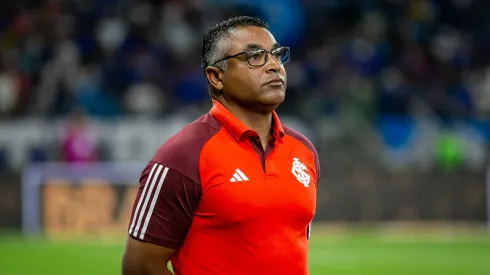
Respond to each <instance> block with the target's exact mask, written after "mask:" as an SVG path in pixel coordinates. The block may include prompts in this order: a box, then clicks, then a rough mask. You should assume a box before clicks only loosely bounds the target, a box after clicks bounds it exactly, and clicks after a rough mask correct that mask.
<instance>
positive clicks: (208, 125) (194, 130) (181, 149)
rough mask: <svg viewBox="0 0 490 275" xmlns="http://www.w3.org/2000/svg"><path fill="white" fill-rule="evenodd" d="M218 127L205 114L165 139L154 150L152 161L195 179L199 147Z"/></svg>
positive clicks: (209, 116)
mask: <svg viewBox="0 0 490 275" xmlns="http://www.w3.org/2000/svg"><path fill="white" fill-rule="evenodd" d="M220 128H221V125H220V124H219V122H218V121H217V120H216V119H215V118H214V117H212V116H211V115H209V114H205V115H203V116H201V117H200V118H198V119H196V120H195V121H193V122H191V123H189V124H188V125H186V126H184V128H182V130H180V131H179V132H177V133H176V134H174V135H173V136H171V137H170V138H169V139H168V140H167V141H165V142H164V143H163V144H162V145H161V146H160V147H159V148H158V150H157V151H156V153H155V155H154V156H153V159H152V161H153V162H157V163H160V164H162V165H164V166H166V167H169V168H171V169H174V170H176V171H178V172H180V173H181V174H183V175H185V176H187V177H189V178H191V179H192V180H195V181H197V180H198V179H197V176H196V172H198V171H197V169H198V163H199V156H200V153H201V149H202V147H203V146H204V144H205V143H206V142H207V141H208V140H210V139H211V138H212V137H213V136H214V135H215V134H216V133H217V132H218V131H219V129H220Z"/></svg>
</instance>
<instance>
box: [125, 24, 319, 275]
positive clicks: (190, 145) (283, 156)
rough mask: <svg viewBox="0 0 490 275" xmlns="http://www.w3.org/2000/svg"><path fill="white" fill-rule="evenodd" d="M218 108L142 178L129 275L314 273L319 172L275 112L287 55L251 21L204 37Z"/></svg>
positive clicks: (303, 142) (304, 144) (163, 151)
mask: <svg viewBox="0 0 490 275" xmlns="http://www.w3.org/2000/svg"><path fill="white" fill-rule="evenodd" d="M202 59H203V66H204V68H205V69H204V72H205V76H206V78H207V80H208V83H209V88H210V94H211V96H212V98H213V107H212V109H211V110H210V112H209V114H205V115H203V116H202V117H200V118H199V119H197V120H196V121H194V122H193V123H191V124H189V125H188V126H186V127H184V129H182V130H181V131H180V132H179V133H177V134H176V135H175V136H173V137H171V138H170V139H169V140H168V141H167V142H165V143H164V144H163V145H162V146H161V147H160V148H159V149H158V151H157V152H156V154H155V156H154V157H153V159H152V160H151V161H150V162H149V163H148V166H147V167H146V168H145V169H144V171H143V172H142V175H141V178H140V188H139V192H138V196H137V198H136V201H135V205H134V209H133V213H132V217H131V221H130V225H129V238H128V241H127V246H126V251H125V255H124V258H123V272H122V273H123V274H124V275H142V274H150V275H163V274H172V273H171V272H170V271H169V270H168V269H167V264H168V262H169V261H170V262H171V264H172V268H173V271H174V272H175V274H178V275H208V274H209V275H211V274H212V275H221V274H223V275H230V274H234V275H240V274H247V275H248V274H264V275H265V274H267V275H270V274H294V275H300V274H307V273H308V271H307V249H308V244H307V239H308V237H309V224H310V223H311V221H312V219H313V216H314V213H315V205H316V186H317V183H318V178H319V175H320V171H319V167H318V166H319V164H318V157H317V154H316V151H315V149H314V147H313V146H312V144H311V143H310V142H309V141H308V140H307V139H306V138H305V137H304V136H302V135H300V134H298V133H296V132H295V131H293V130H291V129H290V128H288V127H285V126H283V125H282V124H281V122H280V121H279V118H278V117H277V114H276V113H275V112H274V110H275V109H276V108H277V107H278V106H279V104H281V103H282V102H283V100H284V97H285V91H286V72H285V70H284V66H283V64H284V63H286V62H288V61H289V48H287V47H284V46H281V45H279V44H278V43H277V42H276V41H275V39H274V37H273V36H272V34H271V33H270V32H269V31H268V27H267V24H266V23H265V22H263V21H261V20H259V19H256V18H252V17H236V18H231V19H229V20H227V21H224V22H222V23H220V24H218V25H216V26H215V27H213V28H212V29H210V30H209V31H208V32H207V33H206V34H205V35H204V41H203V50H202Z"/></svg>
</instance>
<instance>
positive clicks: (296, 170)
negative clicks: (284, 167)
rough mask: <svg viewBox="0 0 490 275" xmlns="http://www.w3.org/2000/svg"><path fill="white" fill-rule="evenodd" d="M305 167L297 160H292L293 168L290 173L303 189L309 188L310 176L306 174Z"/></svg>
mask: <svg viewBox="0 0 490 275" xmlns="http://www.w3.org/2000/svg"><path fill="white" fill-rule="evenodd" d="M307 171H308V170H307V168H306V165H304V164H303V163H301V162H300V161H299V159H298V158H293V167H292V168H291V173H293V175H294V176H295V177H296V179H297V180H298V181H299V182H301V183H302V184H303V185H304V186H305V187H309V186H310V179H311V177H310V175H309V174H308V173H307Z"/></svg>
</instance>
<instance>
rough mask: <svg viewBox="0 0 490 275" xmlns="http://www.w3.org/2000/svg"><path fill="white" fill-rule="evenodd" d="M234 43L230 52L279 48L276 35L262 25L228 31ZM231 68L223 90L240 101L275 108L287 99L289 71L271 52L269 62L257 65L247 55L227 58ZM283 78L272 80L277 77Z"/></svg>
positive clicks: (229, 54) (228, 65)
mask: <svg viewBox="0 0 490 275" xmlns="http://www.w3.org/2000/svg"><path fill="white" fill-rule="evenodd" d="M228 42H229V43H230V44H229V45H231V48H230V51H229V52H228V53H227V56H231V55H235V54H238V53H241V52H243V51H248V50H252V51H253V50H254V49H265V50H267V51H269V52H270V51H271V50H273V49H276V48H279V45H278V44H277V42H276V40H275V39H274V36H273V35H272V34H271V33H270V32H269V31H268V30H266V29H264V28H260V27H240V28H238V29H236V30H233V31H231V32H230V33H229V35H228ZM227 62H228V64H227V70H226V71H225V72H224V73H223V78H222V82H223V92H224V95H225V97H228V98H231V99H232V100H233V101H234V102H236V103H237V104H238V105H241V106H243V107H248V108H253V109H255V108H259V109H262V110H267V109H271V108H272V109H274V108H276V107H277V106H278V105H279V104H281V103H282V102H283V101H284V98H285V95H286V83H287V81H286V71H285V70H284V65H283V64H280V62H278V60H277V59H276V58H274V57H273V56H272V55H270V54H268V58H267V63H266V64H265V65H263V66H259V67H253V66H250V65H249V63H248V62H247V58H246V55H245V54H243V55H240V56H238V57H236V58H231V59H228V60H227ZM278 79H280V80H282V81H283V83H281V82H272V83H271V81H273V80H278Z"/></svg>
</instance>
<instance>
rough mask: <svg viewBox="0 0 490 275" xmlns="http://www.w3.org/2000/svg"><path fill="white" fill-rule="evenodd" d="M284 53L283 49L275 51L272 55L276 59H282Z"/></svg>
mask: <svg viewBox="0 0 490 275" xmlns="http://www.w3.org/2000/svg"><path fill="white" fill-rule="evenodd" d="M283 53H284V51H283V50H282V49H278V50H274V51H273V52H272V55H273V56H274V57H275V58H281V56H282V55H283Z"/></svg>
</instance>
